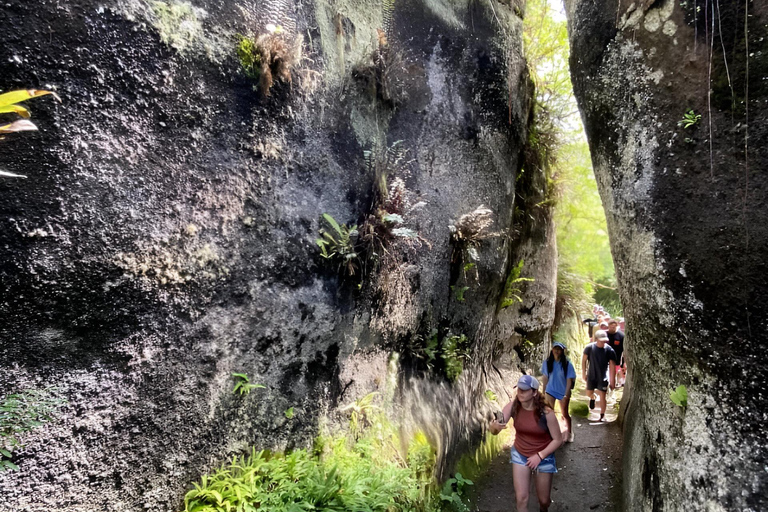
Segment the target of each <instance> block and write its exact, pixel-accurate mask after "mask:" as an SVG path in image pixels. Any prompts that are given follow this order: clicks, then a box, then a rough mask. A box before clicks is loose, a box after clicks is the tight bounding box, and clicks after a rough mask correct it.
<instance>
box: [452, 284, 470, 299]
mask: <svg viewBox="0 0 768 512" xmlns="http://www.w3.org/2000/svg"><path fill="white" fill-rule="evenodd" d="M451 290H452V291H453V293H454V294H455V295H456V300H457V301H459V302H464V293H465V292H466V291H467V290H469V286H451Z"/></svg>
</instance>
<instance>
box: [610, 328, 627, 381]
mask: <svg viewBox="0 0 768 512" xmlns="http://www.w3.org/2000/svg"><path fill="white" fill-rule="evenodd" d="M607 334H608V345H610V347H611V348H612V349H613V351H614V352H616V365H617V368H616V374H617V381H616V387H621V386H622V385H623V383H624V333H623V332H621V331H620V330H619V321H618V320H609V321H608V331H607Z"/></svg>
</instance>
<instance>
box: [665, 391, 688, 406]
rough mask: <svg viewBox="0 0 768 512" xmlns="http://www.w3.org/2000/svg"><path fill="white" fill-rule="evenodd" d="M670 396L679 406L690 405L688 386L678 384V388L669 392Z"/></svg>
mask: <svg viewBox="0 0 768 512" xmlns="http://www.w3.org/2000/svg"><path fill="white" fill-rule="evenodd" d="M669 398H670V399H671V400H672V402H674V404H675V405H676V406H678V407H682V408H683V409H685V408H687V407H688V388H686V387H685V386H683V385H680V386H677V388H675V389H673V390H671V391H670V392H669Z"/></svg>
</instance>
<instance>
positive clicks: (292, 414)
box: [285, 407, 295, 420]
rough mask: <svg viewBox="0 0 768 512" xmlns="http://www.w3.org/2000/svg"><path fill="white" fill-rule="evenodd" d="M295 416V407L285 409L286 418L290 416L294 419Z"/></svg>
mask: <svg viewBox="0 0 768 512" xmlns="http://www.w3.org/2000/svg"><path fill="white" fill-rule="evenodd" d="M294 416H295V413H294V412H293V407H289V408H288V409H286V410H285V417H286V418H288V419H289V420H292V419H293V417H294Z"/></svg>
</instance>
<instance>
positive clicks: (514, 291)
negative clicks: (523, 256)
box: [499, 260, 535, 309]
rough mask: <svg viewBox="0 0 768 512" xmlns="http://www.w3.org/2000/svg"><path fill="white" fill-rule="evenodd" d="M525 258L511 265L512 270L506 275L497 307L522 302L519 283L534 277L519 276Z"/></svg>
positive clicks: (505, 306) (528, 281)
mask: <svg viewBox="0 0 768 512" xmlns="http://www.w3.org/2000/svg"><path fill="white" fill-rule="evenodd" d="M523 265H525V260H520V261H519V262H518V263H517V265H515V266H514V267H512V271H511V272H510V273H509V275H508V276H507V282H506V283H505V285H504V293H503V294H502V296H501V302H500V304H499V309H505V308H508V307H509V306H512V305H514V304H517V303H522V302H523V297H522V293H523V291H522V289H521V283H530V282H533V281H535V279H533V278H530V277H520V274H521V272H522V271H523Z"/></svg>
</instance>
